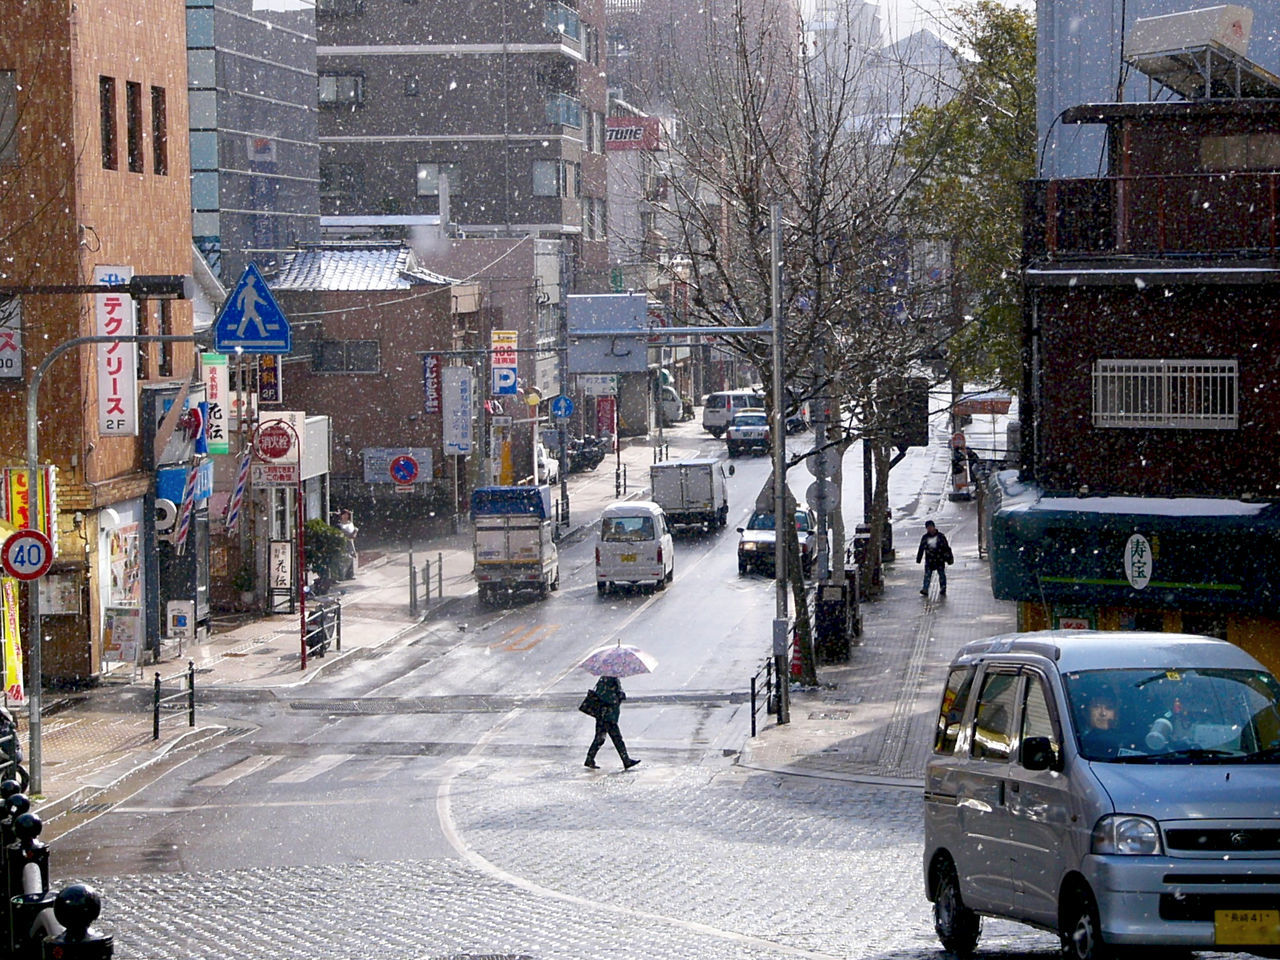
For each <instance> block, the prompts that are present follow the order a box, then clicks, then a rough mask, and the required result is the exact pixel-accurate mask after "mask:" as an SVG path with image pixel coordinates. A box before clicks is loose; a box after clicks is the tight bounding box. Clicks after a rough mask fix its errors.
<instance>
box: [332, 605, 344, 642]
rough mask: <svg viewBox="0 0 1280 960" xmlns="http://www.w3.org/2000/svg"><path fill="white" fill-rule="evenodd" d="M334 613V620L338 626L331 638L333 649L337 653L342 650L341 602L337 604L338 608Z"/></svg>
mask: <svg viewBox="0 0 1280 960" xmlns="http://www.w3.org/2000/svg"><path fill="white" fill-rule="evenodd" d="M334 613H335V614H336V617H335V621H334V622H335V623H337V625H338V628H337V634H336V635H335V636H334V638H333V649H335V650H336V651H338V653H341V652H342V604H341V603H339V604H338V608H337V609H336V610H335V611H334Z"/></svg>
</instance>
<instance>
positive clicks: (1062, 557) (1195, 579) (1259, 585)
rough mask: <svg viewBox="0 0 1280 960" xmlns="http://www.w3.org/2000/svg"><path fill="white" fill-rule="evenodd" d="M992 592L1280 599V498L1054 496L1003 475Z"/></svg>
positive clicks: (1244, 604)
mask: <svg viewBox="0 0 1280 960" xmlns="http://www.w3.org/2000/svg"><path fill="white" fill-rule="evenodd" d="M993 495H994V496H995V497H996V499H997V500H998V504H996V505H994V508H993V510H992V513H991V539H990V543H991V580H992V591H993V593H994V594H995V596H996V597H998V598H1000V599H1004V600H1019V601H1031V602H1044V603H1051V602H1057V603H1075V604H1092V605H1097V606H1113V607H1132V608H1144V609H1183V610H1208V609H1219V610H1221V609H1251V610H1255V611H1262V610H1276V609H1278V608H1280V554H1277V553H1276V552H1275V551H1274V550H1271V549H1269V548H1268V547H1269V545H1270V544H1272V543H1275V542H1276V541H1277V537H1280V504H1277V503H1269V502H1266V503H1263V502H1247V501H1241V500H1225V499H1213V498H1203V497H1185V498H1159V497H1104V496H1099V497H1055V496H1046V495H1044V494H1043V493H1042V492H1041V491H1039V490H1038V489H1036V488H1034V487H1028V486H1025V485H1020V484H1018V483H1017V480H1016V474H1015V473H1014V472H1013V471H1006V472H1003V473H1001V474H999V475H997V477H996V480H995V483H994V485H993Z"/></svg>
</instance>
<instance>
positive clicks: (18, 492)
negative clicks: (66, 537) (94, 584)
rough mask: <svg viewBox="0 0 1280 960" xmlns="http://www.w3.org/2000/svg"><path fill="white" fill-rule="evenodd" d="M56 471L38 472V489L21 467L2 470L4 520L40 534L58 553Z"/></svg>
mask: <svg viewBox="0 0 1280 960" xmlns="http://www.w3.org/2000/svg"><path fill="white" fill-rule="evenodd" d="M55 469H56V468H55V467H40V468H39V469H38V470H37V471H36V482H35V485H34V487H35V489H34V490H33V489H32V484H31V483H30V481H29V480H28V479H27V471H26V470H25V469H23V468H21V467H5V468H3V469H0V497H3V500H2V501H0V517H3V518H4V519H5V520H8V521H9V523H11V524H12V525H13V526H15V527H18V528H25V529H30V530H39V531H40V532H41V533H43V534H44V535H45V536H47V537H48V538H49V539H50V541H52V543H53V547H54V551H55V553H56V551H57V548H58V538H57V537H56V536H54V525H53V518H54V517H56V516H57V515H58V504H57V483H56V478H55V476H54V470H55Z"/></svg>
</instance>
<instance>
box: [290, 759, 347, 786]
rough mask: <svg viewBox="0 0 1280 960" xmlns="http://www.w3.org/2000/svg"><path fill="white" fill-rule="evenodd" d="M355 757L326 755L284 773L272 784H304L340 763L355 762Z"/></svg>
mask: <svg viewBox="0 0 1280 960" xmlns="http://www.w3.org/2000/svg"><path fill="white" fill-rule="evenodd" d="M354 759H355V755H354V754H350V753H325V754H321V755H320V756H318V757H316V758H315V759H314V760H309V761H307V762H306V763H304V764H302V765H301V766H298V767H295V768H294V769H293V770H290V771H289V772H288V773H282V774H280V776H278V777H276V778H275V779H274V780H272V781H271V782H272V783H304V782H305V781H307V780H310V779H312V778H313V777H318V776H320V774H322V773H324V772H326V771H328V770H332V769H333V768H334V767H336V766H337V765H338V764H340V763H346V762H347V761H348V760H354Z"/></svg>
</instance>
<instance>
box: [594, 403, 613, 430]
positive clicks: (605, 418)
mask: <svg viewBox="0 0 1280 960" xmlns="http://www.w3.org/2000/svg"><path fill="white" fill-rule="evenodd" d="M617 414H618V398H617V397H596V435H597V436H604V435H605V434H609V435H611V436H612V435H616V434H617V432H618V430H617V419H618V417H617Z"/></svg>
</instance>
